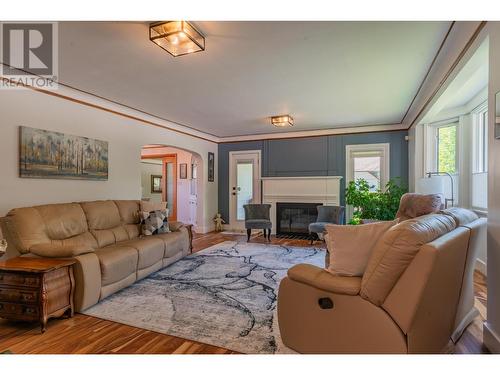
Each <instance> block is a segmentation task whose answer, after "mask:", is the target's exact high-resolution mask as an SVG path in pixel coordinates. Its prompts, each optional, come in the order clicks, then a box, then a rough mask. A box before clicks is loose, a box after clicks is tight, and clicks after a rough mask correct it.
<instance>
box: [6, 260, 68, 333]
mask: <svg viewBox="0 0 500 375" xmlns="http://www.w3.org/2000/svg"><path fill="white" fill-rule="evenodd" d="M74 263H75V261H74V260H72V259H49V258H30V257H17V258H12V259H8V260H6V261H3V262H0V317H1V318H4V319H10V320H23V321H38V322H40V324H41V329H42V333H43V332H45V329H46V327H47V320H48V319H49V318H56V317H61V316H63V315H65V314H67V316H68V317H72V316H73V314H74V306H73V293H74V290H75V279H74V277H73V264H74Z"/></svg>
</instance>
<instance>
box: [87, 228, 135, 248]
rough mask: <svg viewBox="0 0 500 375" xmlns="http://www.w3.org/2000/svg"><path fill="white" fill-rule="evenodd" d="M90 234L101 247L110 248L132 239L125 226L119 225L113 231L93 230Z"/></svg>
mask: <svg viewBox="0 0 500 375" xmlns="http://www.w3.org/2000/svg"><path fill="white" fill-rule="evenodd" d="M90 232H91V233H92V235H93V236H94V237H95V239H96V241H97V243H98V245H99V247H106V246H110V245H113V244H115V243H117V242H121V241H127V240H129V239H130V237H129V235H128V232H127V230H126V228H125V226H123V225H119V226H117V227H114V228H111V229H102V230H91V231H90Z"/></svg>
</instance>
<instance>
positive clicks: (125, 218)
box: [114, 200, 141, 224]
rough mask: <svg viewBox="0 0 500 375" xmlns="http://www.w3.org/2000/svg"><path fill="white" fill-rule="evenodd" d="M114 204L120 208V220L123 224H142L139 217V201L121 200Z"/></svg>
mask: <svg viewBox="0 0 500 375" xmlns="http://www.w3.org/2000/svg"><path fill="white" fill-rule="evenodd" d="M114 202H115V204H116V206H117V207H118V211H119V213H120V218H121V221H122V223H123V224H139V223H140V222H141V218H140V216H139V210H140V204H139V201H134V200H121V201H114Z"/></svg>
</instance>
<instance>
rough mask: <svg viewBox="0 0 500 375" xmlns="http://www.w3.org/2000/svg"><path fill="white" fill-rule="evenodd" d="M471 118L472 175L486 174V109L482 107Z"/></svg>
mask: <svg viewBox="0 0 500 375" xmlns="http://www.w3.org/2000/svg"><path fill="white" fill-rule="evenodd" d="M473 116H474V134H473V138H474V143H473V173H483V172H488V107H487V106H485V105H482V106H481V107H480V108H478V110H477V111H475V112H474V113H473Z"/></svg>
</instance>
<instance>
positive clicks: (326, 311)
mask: <svg viewBox="0 0 500 375" xmlns="http://www.w3.org/2000/svg"><path fill="white" fill-rule="evenodd" d="M485 228H486V220H485V219H479V218H478V217H477V216H476V215H475V214H474V213H473V212H471V211H468V210H463V209H450V210H445V211H442V212H441V213H438V214H430V215H425V216H421V217H418V218H414V219H410V220H406V221H403V222H401V223H400V224H398V225H396V226H394V227H393V228H391V229H390V230H389V231H388V232H387V233H386V234H385V235H384V236H383V238H382V240H381V241H379V242H378V243H377V245H376V247H375V249H374V251H373V253H372V256H371V258H370V260H369V263H368V266H367V269H366V271H365V273H364V275H363V277H342V276H334V275H332V274H331V273H329V272H327V271H325V270H324V269H322V268H318V267H315V266H312V265H307V264H301V265H297V266H294V267H292V268H291V269H290V270H289V271H288V277H285V278H284V279H283V280H282V282H281V284H280V289H279V294H278V320H279V327H280V331H281V336H282V339H283V343H284V344H285V345H286V346H288V347H290V348H292V349H294V350H296V351H298V352H300V353H439V352H440V351H441V350H442V349H443V348H444V346H445V345H446V344H447V343H448V342H449V340H450V338H452V339H454V340H455V341H456V340H457V339H458V338H459V337H460V335H461V333H462V332H463V330H464V329H465V328H466V327H467V325H468V324H469V323H470V322H471V321H472V319H473V318H474V317H475V316H476V314H477V311H476V309H475V308H474V297H473V280H472V275H473V272H474V262H475V259H476V254H477V246H478V244H479V243H480V240H479V238H480V236H482V235H484V231H485Z"/></svg>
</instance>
